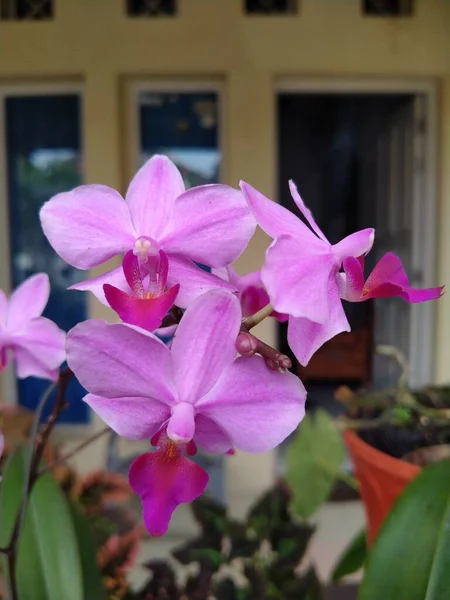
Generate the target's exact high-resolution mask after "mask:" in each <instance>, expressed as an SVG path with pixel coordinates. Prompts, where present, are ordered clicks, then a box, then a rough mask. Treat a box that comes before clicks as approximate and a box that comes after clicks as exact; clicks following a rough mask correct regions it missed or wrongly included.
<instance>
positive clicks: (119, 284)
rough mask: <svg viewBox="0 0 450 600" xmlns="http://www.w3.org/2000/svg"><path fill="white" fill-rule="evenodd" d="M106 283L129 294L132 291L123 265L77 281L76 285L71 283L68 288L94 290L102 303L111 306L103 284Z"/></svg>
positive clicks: (80, 290)
mask: <svg viewBox="0 0 450 600" xmlns="http://www.w3.org/2000/svg"><path fill="white" fill-rule="evenodd" d="M105 284H109V285H112V286H113V287H116V288H118V289H119V290H122V291H123V292H126V293H127V294H131V293H132V290H131V288H130V286H129V285H128V283H127V281H126V279H125V276H124V274H123V269H122V267H116V268H115V269H111V271H107V272H106V273H102V274H101V275H99V276H98V277H92V279H85V280H84V281H80V282H79V283H75V284H74V285H71V286H70V287H69V288H68V289H69V290H77V291H79V292H92V293H93V294H94V296H95V297H96V298H97V299H98V300H100V302H101V303H102V304H105V305H106V306H109V305H108V301H107V299H106V297H105V292H104V289H103V286H104V285H105Z"/></svg>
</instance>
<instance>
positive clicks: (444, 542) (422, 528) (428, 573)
mask: <svg viewBox="0 0 450 600" xmlns="http://www.w3.org/2000/svg"><path fill="white" fill-rule="evenodd" d="M449 556H450V462H449V461H442V462H439V463H436V464H433V465H430V466H429V467H427V468H426V469H424V470H423V471H422V473H421V474H420V475H419V476H418V477H416V478H415V479H414V480H413V481H412V482H411V483H410V484H409V485H408V487H407V488H406V490H405V491H404V492H403V493H402V494H401V496H400V497H399V498H398V500H397V501H396V503H395V504H394V507H393V508H392V510H391V512H390V513H389V515H388V517H387V519H386V521H385V522H384V524H383V526H382V528H381V531H380V533H379V535H378V538H377V540H376V542H375V545H374V547H373V549H372V551H371V553H370V554H369V560H368V563H367V566H366V574H365V577H364V580H363V583H362V586H361V590H360V595H359V600H380V598H386V599H387V598H395V600H448V598H449V590H450V569H449V567H448V557H449Z"/></svg>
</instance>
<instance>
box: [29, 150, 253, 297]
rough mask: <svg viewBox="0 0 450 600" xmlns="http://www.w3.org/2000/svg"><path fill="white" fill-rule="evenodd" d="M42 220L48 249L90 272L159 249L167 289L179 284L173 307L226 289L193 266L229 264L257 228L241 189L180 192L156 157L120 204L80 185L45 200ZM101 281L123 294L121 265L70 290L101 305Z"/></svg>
mask: <svg viewBox="0 0 450 600" xmlns="http://www.w3.org/2000/svg"><path fill="white" fill-rule="evenodd" d="M40 218H41V223H42V228H43V230H44V233H45V235H46V236H47V238H48V240H49V242H50V244H51V245H52V246H53V248H54V249H55V250H56V252H57V253H58V254H59V255H60V256H61V257H62V258H63V259H64V260H65V261H66V262H67V263H69V264H70V265H72V266H74V267H76V268H77V269H91V268H92V267H95V266H97V265H100V264H102V263H103V262H105V261H106V260H108V259H109V258H111V257H113V256H117V255H119V254H126V253H127V252H128V251H130V250H131V251H132V252H133V253H134V255H136V256H137V257H138V258H139V259H140V260H141V261H142V262H144V263H145V262H146V261H148V260H151V259H152V258H154V257H156V256H157V255H158V253H159V251H160V250H163V251H164V252H165V253H166V254H167V256H168V260H169V270H168V274H167V284H168V287H169V288H172V287H173V286H174V285H176V284H177V283H180V284H181V287H180V290H179V294H178V297H177V303H178V305H179V306H181V307H182V308H185V307H186V306H188V305H189V304H190V302H192V300H194V299H195V298H196V297H197V296H198V295H200V294H202V293H204V292H206V291H208V290H210V289H214V288H217V287H222V288H226V289H230V290H231V289H232V286H231V285H230V284H229V283H227V282H225V281H223V280H221V279H220V278H219V277H216V276H214V275H212V274H211V273H208V272H206V271H205V270H203V269H201V268H200V267H198V266H197V265H196V264H195V262H197V263H200V264H202V265H206V266H209V267H222V266H225V265H227V264H230V263H231V262H233V261H234V260H236V258H237V257H238V256H239V255H240V254H241V253H242V252H243V251H244V250H245V248H246V246H247V244H248V242H249V240H250V238H251V237H252V235H253V233H254V231H255V227H256V223H255V220H254V218H253V216H252V214H251V212H250V211H249V209H248V206H247V203H246V202H245V199H244V198H243V196H242V194H241V192H240V191H238V190H235V189H233V188H231V187H228V186H226V185H203V186H199V187H194V188H191V189H190V190H188V191H185V188H184V183H183V179H182V177H181V174H180V173H179V171H178V169H177V168H176V166H175V165H174V164H173V163H172V162H171V161H170V160H169V159H168V158H167V157H165V156H159V155H156V156H153V158H151V159H150V160H149V161H147V162H146V163H145V164H144V166H143V167H142V168H141V169H140V170H139V171H138V173H137V174H136V175H135V177H134V179H133V180H132V182H131V183H130V186H129V188H128V191H127V193H126V197H125V200H124V199H123V198H122V197H121V196H120V194H119V193H118V192H116V191H115V190H113V189H112V188H110V187H107V186H103V185H82V186H80V187H77V188H75V189H74V190H72V191H71V192H65V193H61V194H57V195H56V196H54V197H53V198H52V199H51V200H49V201H48V202H46V203H45V204H44V206H43V207H42V209H41V212H40ZM104 284H110V285H112V286H114V287H117V288H119V289H121V290H123V291H126V292H129V286H128V283H127V281H126V279H125V277H124V273H123V270H122V268H121V267H117V268H116V269H113V270H111V271H108V272H107V273H105V274H103V275H100V276H99V277H96V278H93V279H89V280H87V281H84V282H81V283H77V284H76V285H74V286H72V287H71V289H77V290H90V291H91V292H93V293H94V294H95V295H96V296H97V297H98V298H99V299H100V300H101V301H102V302H103V303H106V299H105V296H104V293H103V285H104Z"/></svg>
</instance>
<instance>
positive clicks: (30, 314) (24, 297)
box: [7, 273, 50, 332]
mask: <svg viewBox="0 0 450 600" xmlns="http://www.w3.org/2000/svg"><path fill="white" fill-rule="evenodd" d="M49 295H50V282H49V279H48V275H47V274H46V273H38V274H37V275H33V276H32V277H29V278H28V279H26V280H25V281H24V282H23V283H21V284H20V285H19V287H18V288H16V289H15V290H14V292H13V293H12V294H11V297H10V299H9V306H8V324H7V328H8V330H9V331H10V332H13V331H15V330H21V329H23V328H24V326H25V324H26V322H27V321H30V320H31V319H34V318H36V317H40V316H41V314H42V312H43V310H44V308H45V306H46V304H47V302H48V297H49Z"/></svg>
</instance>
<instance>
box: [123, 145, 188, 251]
mask: <svg viewBox="0 0 450 600" xmlns="http://www.w3.org/2000/svg"><path fill="white" fill-rule="evenodd" d="M184 189H185V188H184V183H183V178H182V177H181V174H180V172H179V171H178V169H177V167H176V166H175V165H174V164H173V162H172V161H171V160H170V159H169V158H167V156H160V155H158V154H155V156H153V157H152V158H151V159H150V160H148V161H147V162H146V163H145V164H144V165H143V166H142V167H141V168H140V169H139V171H138V172H137V173H136V175H135V176H134V178H133V180H132V181H131V183H130V186H129V188H128V191H127V195H126V201H127V202H128V206H129V209H130V213H131V218H132V221H133V224H134V227H135V229H136V231H137V233H138V236H141V235H142V236H149V237H152V238H154V239H155V240H157V241H159V238H160V237H161V235H162V234H163V233H164V231H165V230H166V228H167V226H168V224H169V223H170V220H171V218H172V214H173V206H174V202H175V199H176V198H177V197H178V196H179V195H180V194H182V193H183V192H184Z"/></svg>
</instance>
